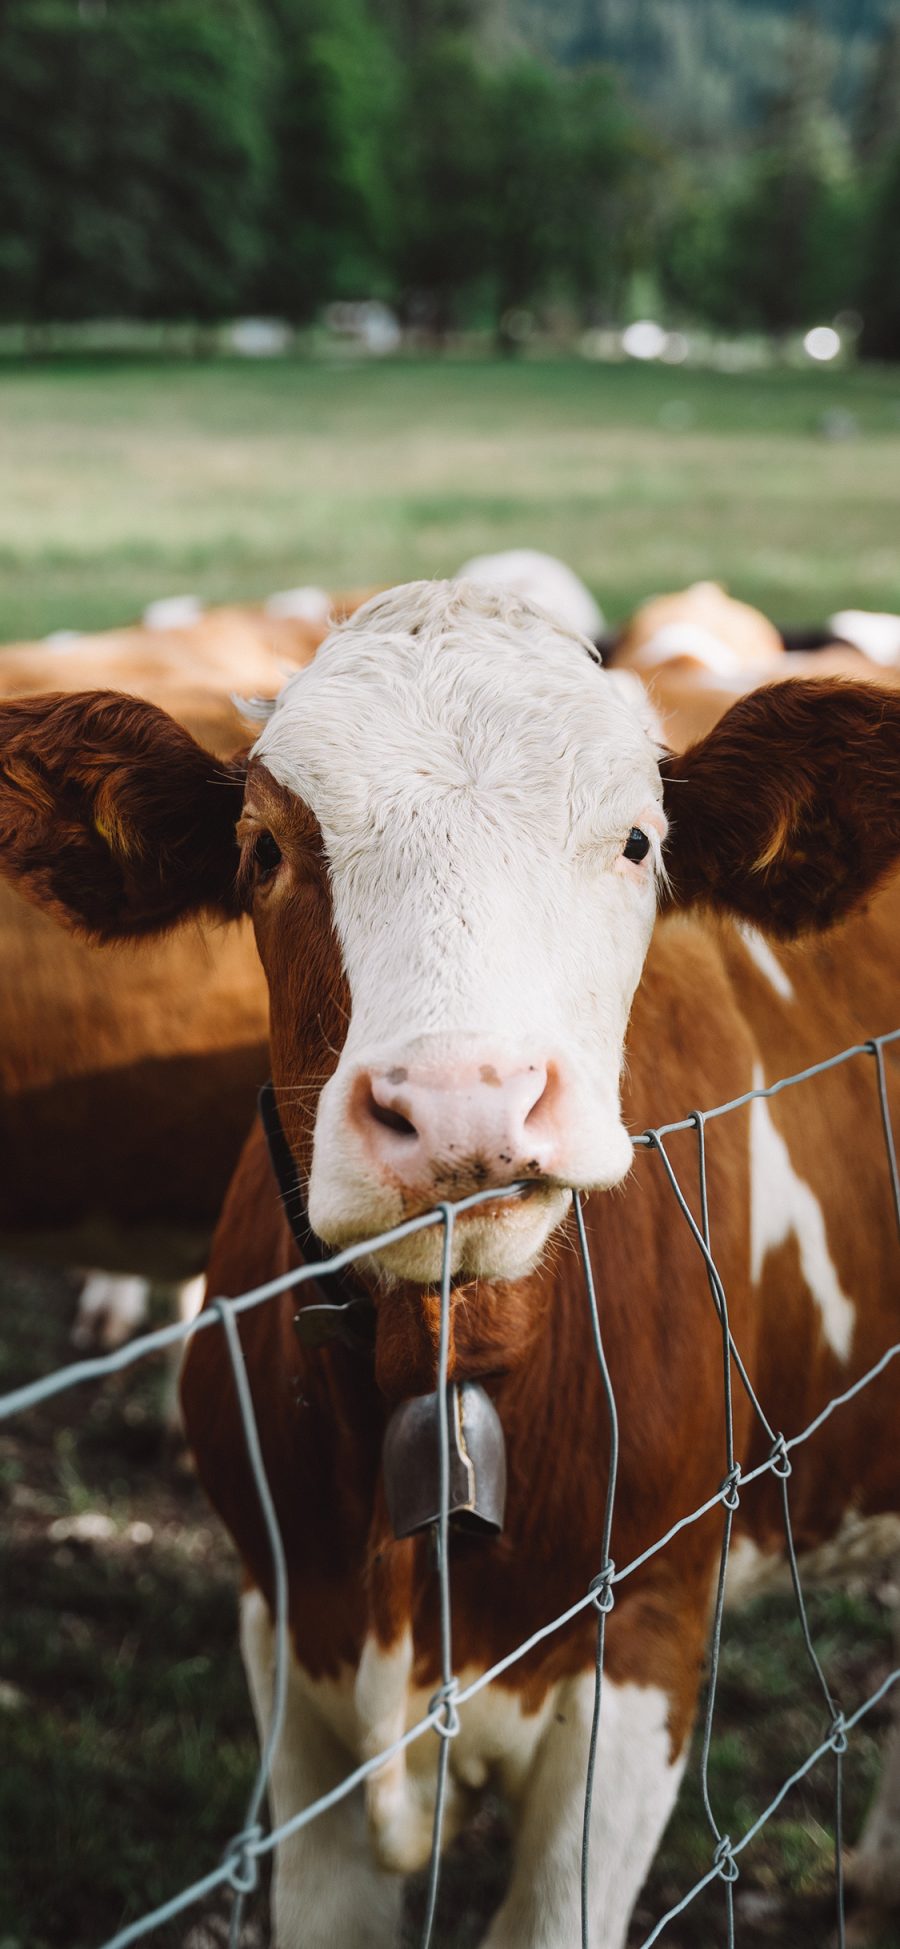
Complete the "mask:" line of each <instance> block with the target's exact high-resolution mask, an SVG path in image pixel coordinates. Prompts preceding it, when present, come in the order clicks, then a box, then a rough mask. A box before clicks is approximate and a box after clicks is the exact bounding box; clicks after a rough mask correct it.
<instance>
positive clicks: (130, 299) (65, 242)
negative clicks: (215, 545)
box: [0, 0, 900, 358]
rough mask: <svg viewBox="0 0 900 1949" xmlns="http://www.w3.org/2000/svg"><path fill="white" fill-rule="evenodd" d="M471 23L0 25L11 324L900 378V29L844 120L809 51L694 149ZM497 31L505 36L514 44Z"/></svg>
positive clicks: (106, 1) (162, 3)
mask: <svg viewBox="0 0 900 1949" xmlns="http://www.w3.org/2000/svg"><path fill="white" fill-rule="evenodd" d="M491 25H492V15H491V10H490V8H487V9H486V8H484V7H483V6H481V5H479V0H0V313H2V316H3V317H4V318H5V319H6V320H15V321H18V322H25V323H28V324H39V323H40V322H42V321H70V320H79V319H89V318H96V317H113V316H115V317H139V318H144V319H160V320H163V319H173V320H174V319H178V320H181V319H195V320H197V321H199V322H204V321H212V320H215V319H219V318H223V317H228V316H235V315H239V314H241V313H247V312H254V311H264V312H271V313H276V314H278V315H279V316H283V317H286V318H288V319H289V320H291V321H293V322H296V323H298V324H302V323H305V322H308V321H309V320H310V319H312V318H313V317H314V316H315V315H316V314H317V312H319V311H320V309H321V307H322V306H323V305H325V304H327V303H328V302H330V301H332V300H335V299H355V298H361V297H380V298H383V299H385V300H386V301H387V302H389V303H391V304H393V305H394V306H395V307H396V308H397V310H398V311H399V313H400V315H401V316H402V317H403V318H404V319H406V320H408V321H411V322H416V323H418V324H419V325H421V326H422V327H423V328H424V329H427V330H430V331H432V332H434V333H435V335H438V336H440V335H442V334H446V333H447V332H449V331H451V330H453V329H457V328H465V327H469V326H481V327H484V326H490V327H492V328H493V329H494V330H495V331H496V332H497V334H498V336H499V337H500V339H501V341H502V342H507V343H509V344H513V343H514V342H515V336H516V333H515V319H516V316H517V314H519V313H521V311H522V310H524V309H535V308H537V309H538V310H540V308H541V307H547V306H550V305H556V306H562V307H565V308H567V309H568V313H569V315H570V316H571V317H572V318H573V319H574V320H576V321H577V322H582V323H586V324H589V323H598V324H599V323H604V322H607V321H621V320H622V319H623V318H624V317H626V316H627V314H628V310H629V307H630V306H631V305H632V303H633V300H634V294H635V292H636V291H637V290H642V291H648V290H650V291H652V292H653V294H654V298H655V300H656V301H657V302H658V303H659V305H660V306H661V307H662V308H663V309H664V310H665V312H666V314H667V315H668V316H669V317H670V319H672V321H673V322H677V321H678V320H697V321H704V322H708V323H709V324H711V325H713V326H717V327H724V328H727V329H763V330H769V331H776V332H778V331H784V330H789V329H792V328H795V327H805V326H806V325H808V324H810V323H812V322H815V321H816V320H817V319H821V318H827V317H831V316H833V315H834V314H835V313H837V312H839V311H841V310H845V311H846V310H850V309H852V310H858V311H859V313H860V314H861V316H862V318H863V321H864V330H863V348H864V350H867V351H869V352H871V353H872V354H873V355H874V356H878V357H885V358H900V26H898V25H897V23H896V22H895V24H894V25H893V27H890V26H889V27H888V28H887V29H886V31H885V32H884V34H883V35H882V38H881V40H880V41H879V42H877V43H876V45H875V47H874V51H873V55H872V57H871V61H870V68H869V72H868V76H867V78H866V79H865V81H864V84H863V86H862V87H861V89H860V91H859V94H858V98H857V101H856V104H855V108H854V113H853V116H852V118H850V119H848V118H847V117H846V116H845V117H838V115H837V114H836V113H835V111H834V108H833V106H832V95H833V90H832V81H833V76H832V75H831V74H830V73H829V71H828V61H829V58H831V57H830V56H829V55H828V54H827V51H824V50H825V44H824V43H821V44H820V43H818V42H817V41H816V37H815V34H814V32H813V31H812V29H810V28H809V27H808V26H807V25H805V24H802V25H801V26H800V27H799V28H798V29H797V31H796V32H795V34H794V36H793V38H789V39H788V41H787V42H786V44H785V50H784V57H783V59H782V61H781V62H780V64H779V67H778V70H777V72H775V73H773V75H772V77H771V83H770V85H769V86H768V88H767V91H766V94H765V97H764V99H763V100H762V101H761V103H760V106H759V113H758V116H757V117H756V119H755V121H754V122H753V123H752V124H751V125H750V126H749V127H748V128H746V129H744V130H742V131H740V132H739V134H738V135H737V136H736V138H735V140H734V142H733V143H730V144H729V143H727V142H723V141H719V142H718V143H717V144H716V145H713V146H710V145H709V144H703V143H702V142H701V143H699V144H696V145H690V144H685V143H684V142H682V143H680V144H679V145H677V146H676V145H674V144H673V143H672V141H671V140H670V139H668V138H666V137H665V136H664V135H663V134H662V133H661V131H660V129H659V128H658V127H657V126H656V122H655V119H654V117H653V116H652V114H651V113H650V112H648V110H647V109H646V108H642V107H641V104H640V102H638V101H635V100H633V99H631V98H630V96H629V93H628V90H627V88H626V86H625V85H624V83H623V81H622V79H621V76H620V75H619V74H617V72H616V71H615V70H614V69H612V68H611V67H609V66H603V65H597V64H596V63H594V62H592V61H588V62H585V63H583V64H576V65H570V66H566V67H560V66H556V65H554V64H553V63H552V62H550V61H549V60H548V59H547V58H546V57H542V56H539V55H537V54H534V53H531V52H529V51H528V49H527V48H526V47H525V46H524V45H523V44H522V42H521V41H520V40H519V39H517V38H516V37H515V35H512V36H510V35H508V34H507V35H504V34H498V33H497V32H496V31H493V32H492V31H491ZM493 26H494V29H496V17H494V18H493Z"/></svg>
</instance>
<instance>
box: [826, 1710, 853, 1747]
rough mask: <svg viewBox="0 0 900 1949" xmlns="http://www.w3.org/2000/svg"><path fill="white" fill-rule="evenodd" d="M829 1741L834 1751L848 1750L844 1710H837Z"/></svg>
mask: <svg viewBox="0 0 900 1949" xmlns="http://www.w3.org/2000/svg"><path fill="white" fill-rule="evenodd" d="M828 1743H829V1745H830V1747H831V1750H832V1752H834V1753H846V1751H847V1744H848V1741H847V1721H846V1719H845V1718H844V1715H843V1713H842V1712H836V1713H835V1715H834V1718H833V1719H832V1721H831V1738H830V1740H829V1742H828Z"/></svg>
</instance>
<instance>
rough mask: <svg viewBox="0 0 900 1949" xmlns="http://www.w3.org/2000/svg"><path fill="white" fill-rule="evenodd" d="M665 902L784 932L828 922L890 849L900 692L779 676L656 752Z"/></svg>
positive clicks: (893, 850)
mask: <svg viewBox="0 0 900 1949" xmlns="http://www.w3.org/2000/svg"><path fill="white" fill-rule="evenodd" d="M662 774H663V783H664V795H665V808H666V813H667V816H668V818H669V820H670V831H669V837H668V839H667V842H666V847H665V860H666V865H667V868H668V872H669V879H670V883H671V884H670V889H669V892H668V895H667V902H668V904H670V905H672V906H677V907H690V906H694V905H705V906H708V907H713V908H717V909H721V910H725V911H727V912H729V913H733V914H736V915H739V916H740V917H741V918H742V919H745V920H748V921H752V922H753V923H754V924H755V925H756V926H758V927H762V928H765V929H766V930H767V931H768V932H770V933H773V934H776V935H780V936H782V938H785V939H786V938H789V937H790V936H791V935H794V934H798V933H801V932H803V931H804V930H805V929H808V928H822V927H828V926H830V924H831V923H832V921H836V920H840V918H841V917H842V915H844V914H846V913H848V912H849V910H850V909H851V908H852V907H853V906H855V905H856V903H857V902H858V901H860V900H862V899H863V898H864V896H865V895H866V894H867V893H870V892H871V891H872V890H873V888H875V887H876V886H877V885H878V884H879V882H880V881H881V880H883V879H885V878H886V876H887V875H888V874H889V873H890V871H891V869H892V868H893V867H895V866H896V865H897V864H898V863H900V694H898V693H895V692H893V691H888V690H884V689H880V688H879V687H878V686H877V685H875V684H868V683H859V684H857V683H840V682H836V681H830V680H826V679H812V680H810V681H809V682H801V681H795V680H790V679H789V680H788V681H787V682H785V683H779V684H773V685H771V686H769V687H768V688H767V689H764V690H756V691H753V692H752V693H751V694H750V695H749V696H747V697H742V698H741V699H740V701H739V702H738V703H736V704H734V705H733V706H732V709H731V710H730V711H728V712H727V714H726V715H725V717H723V718H722V719H721V721H720V722H719V723H718V724H717V725H716V726H715V728H714V730H712V731H710V733H709V735H708V736H707V737H705V738H703V739H702V741H701V742H700V743H699V744H695V745H692V746H691V747H690V749H689V750H687V751H686V752H684V754H683V755H682V756H680V757H678V756H675V755H674V754H672V753H669V754H667V755H666V757H665V758H664V759H663V761H662Z"/></svg>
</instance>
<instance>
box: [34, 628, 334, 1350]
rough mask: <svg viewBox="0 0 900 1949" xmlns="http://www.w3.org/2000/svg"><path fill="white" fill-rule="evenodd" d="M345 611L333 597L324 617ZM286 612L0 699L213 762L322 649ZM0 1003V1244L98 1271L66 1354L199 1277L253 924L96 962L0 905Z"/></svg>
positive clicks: (245, 1063) (75, 652)
mask: <svg viewBox="0 0 900 1949" xmlns="http://www.w3.org/2000/svg"><path fill="white" fill-rule="evenodd" d="M299 597H300V592H299V591H295V592H294V601H293V607H294V609H296V610H297V611H298V612H299V611H300V610H301V609H302V607H303V605H302V603H301V602H300V600H299ZM353 601H354V598H353V597H350V598H343V597H338V598H335V599H334V602H333V610H334V613H335V614H342V613H345V612H346V609H347V608H348V607H352V606H353ZM307 606H308V607H309V608H310V610H312V608H313V605H312V604H311V603H310V604H308V605H307ZM289 607H290V605H288V604H287V603H286V601H285V600H284V599H282V601H281V603H280V605H279V604H278V603H276V604H275V608H276V610H278V612H279V613H277V614H273V613H270V608H267V607H264V606H262V605H259V606H255V607H245V608H238V607H232V608H222V609H211V610H209V611H208V612H207V613H206V614H205V615H201V616H199V617H198V618H196V619H195V620H194V621H192V622H191V623H190V624H189V625H188V624H185V625H183V626H181V627H175V626H170V627H167V628H165V629H161V628H160V627H159V626H158V625H157V626H156V627H146V626H142V625H137V624H136V625H134V626H132V627H128V628H125V629H119V630H107V631H103V632H101V633H98V634H95V635H79V636H77V637H74V638H71V639H66V640H64V641H62V642H57V641H54V640H51V641H48V642H44V643H20V644H12V645H10V646H8V647H7V648H5V649H4V650H3V652H2V654H0V698H3V699H10V698H13V697H22V696H41V695H47V694H50V693H55V692H60V691H70V692H71V691H84V690H89V689H90V690H96V689H109V688H110V687H112V688H115V689H118V690H122V691H127V692H129V693H130V694H131V695H132V696H136V697H141V698H146V699H149V700H150V701H151V702H154V703H156V704H159V705H161V706H162V707H163V708H164V709H165V710H167V711H168V712H169V713H170V714H171V715H172V716H173V717H174V718H175V719H176V721H177V722H178V723H179V724H182V725H183V726H185V728H186V729H188V730H190V731H191V732H192V733H193V735H194V736H195V737H197V738H199V739H200V740H201V741H202V742H203V744H204V745H206V746H207V747H208V748H209V749H210V750H212V751H213V752H215V753H217V754H218V755H220V756H224V755H226V754H227V753H229V752H231V751H233V750H234V749H235V747H236V745H237V744H238V743H239V741H240V740H241V739H242V738H246V735H247V731H246V724H245V722H244V721H243V720H242V717H241V714H240V712H239V710H238V708H237V706H236V704H235V701H234V695H233V693H235V692H237V693H239V694H240V695H241V696H252V695H253V694H255V693H259V694H261V695H263V696H266V695H271V694H272V692H273V691H274V690H277V689H278V688H279V687H280V685H281V684H282V683H283V682H284V679H285V676H286V675H287V674H288V673H289V672H290V671H291V670H292V669H297V668H299V667H301V666H302V665H303V664H305V663H307V662H308V661H309V660H310V658H311V657H312V656H313V655H314V653H315V650H316V648H317V646H318V644H319V642H320V641H321V640H322V637H323V636H324V634H325V633H326V629H327V620H326V616H325V615H321V616H319V617H318V619H316V618H315V617H313V616H311V617H309V618H307V619H304V617H303V616H302V615H301V614H299V613H298V614H282V613H281V611H282V610H284V609H286V608H289ZM326 607H327V599H326ZM0 994H2V996H3V1019H2V1030H0V1155H2V1157H3V1160H4V1168H3V1172H2V1174H0V1236H2V1238H3V1241H4V1243H5V1244H7V1245H8V1246H10V1247H12V1248H14V1249H17V1250H18V1251H20V1252H22V1253H25V1254H27V1255H29V1256H38V1257H40V1258H42V1259H47V1258H48V1257H51V1256H53V1257H56V1258H57V1259H62V1260H64V1261H67V1262H68V1263H71V1264H75V1263H81V1264H87V1265H93V1266H94V1267H96V1268H97V1270H96V1272H95V1273H94V1274H92V1275H91V1277H90V1278H89V1279H88V1281H87V1284H86V1286H85V1289H84V1292H83V1294H82V1299H81V1303H80V1307H79V1320H78V1324H77V1327H76V1335H77V1337H78V1339H79V1343H80V1344H87V1343H89V1342H90V1341H91V1340H93V1339H105V1340H106V1341H107V1342H109V1343H113V1342H114V1341H115V1340H116V1339H118V1338H121V1337H123V1336H124V1334H125V1333H127V1331H128V1330H130V1328H131V1327H133V1324H134V1323H135V1320H136V1319H139V1318H140V1317H141V1315H142V1312H143V1309H144V1307H145V1305H146V1298H147V1291H148V1275H153V1276H156V1277H159V1278H176V1279H182V1278H185V1277H186V1275H188V1274H189V1273H190V1272H191V1271H192V1270H196V1269H197V1268H198V1267H199V1266H202V1264H203V1260H204V1257H205V1254H206V1250H207V1248H208V1240H209V1236H210V1232H211V1229H212V1226H213V1224H214V1222H215V1219H216V1217H217V1215H218V1212H219V1210H220V1208H221V1203H222V1198H223V1196H224V1192H225V1189H226V1186H227V1184H228V1180H229V1178H230V1176H231V1172H232V1170H233V1168H234V1165H235V1163H236V1160H237V1157H238V1155H239V1152H240V1147H241V1144H242V1142H243V1139H244V1137H245V1135H246V1132H247V1129H248V1127H249V1125H250V1122H251V1121H252V1116H253V1110H254V1106H255V1097H256V1089H257V1087H258V1085H259V1083H260V1081H261V1080H262V1078H263V1076H264V1075H265V1072H266V1065H267V1053H266V1047H267V1032H268V1004H267V996H266V989H265V982H264V979H263V976H262V973H261V970H260V967H259V961H258V957H257V955H256V952H255V949H254V946H253V941H252V937H251V932H250V928H249V924H248V923H245V924H244V925H243V926H241V927H235V928H230V929H222V928H221V927H217V926H216V925H215V923H214V922H213V923H211V922H210V920H209V918H208V917H203V918H200V919H198V921H197V923H196V924H195V925H194V926H193V927H192V928H191V929H185V930H183V931H182V932H180V933H179V934H178V935H177V936H175V935H173V936H172V937H170V938H168V939H159V940H155V941H153V942H148V943H147V944H146V946H145V948H144V950H143V951H142V953H141V955H140V956H139V957H138V956H136V955H135V954H134V952H133V951H132V950H131V949H130V948H128V947H127V946H125V947H123V946H120V945H116V944H115V943H113V944H111V945H110V946H108V947H107V948H106V949H105V950H104V952H103V953H102V954H98V953H97V952H96V950H95V949H94V948H91V947H89V946H88V945H87V943H86V942H84V941H83V940H78V939H74V938H69V939H63V938H61V936H60V933H59V929H58V928H57V927H55V926H54V925H53V923H52V922H51V921H50V920H49V919H48V918H47V916H46V915H45V914H42V913H40V912H39V911H37V910H36V909H35V908H34V907H33V906H31V905H29V904H28V903H27V902H25V901H24V900H22V898H21V896H20V895H19V894H18V893H17V892H16V891H15V890H14V889H13V888H12V887H9V886H5V887H0ZM86 1132H87V1133H88V1136H87V1140H86V1134H85V1133H86ZM119 1275H125V1276H119ZM195 1283H196V1282H195V1281H193V1280H192V1281H191V1282H190V1286H189V1289H188V1290H187V1291H186V1293H185V1295H184V1299H185V1302H186V1303H190V1300H191V1298H192V1295H193V1290H194V1286H195Z"/></svg>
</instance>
